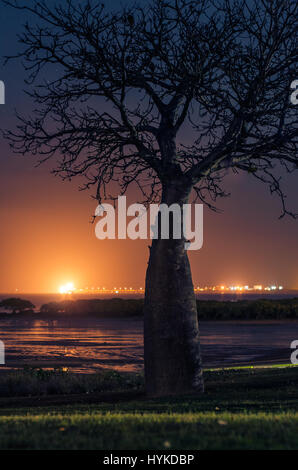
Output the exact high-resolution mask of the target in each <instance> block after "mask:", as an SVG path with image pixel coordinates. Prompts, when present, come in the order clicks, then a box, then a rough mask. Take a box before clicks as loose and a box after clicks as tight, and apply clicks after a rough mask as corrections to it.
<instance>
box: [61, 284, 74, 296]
mask: <svg viewBox="0 0 298 470" xmlns="http://www.w3.org/2000/svg"><path fill="white" fill-rule="evenodd" d="M74 290H75V287H74V285H73V282H67V283H66V284H64V285H63V286H60V287H59V292H60V294H72V292H73V291H74Z"/></svg>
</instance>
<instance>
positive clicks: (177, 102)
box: [1, 0, 298, 395]
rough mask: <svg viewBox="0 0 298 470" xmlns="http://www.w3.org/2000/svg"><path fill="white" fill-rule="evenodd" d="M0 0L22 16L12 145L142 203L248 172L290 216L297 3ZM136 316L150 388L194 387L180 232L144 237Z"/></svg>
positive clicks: (192, 305)
mask: <svg viewBox="0 0 298 470" xmlns="http://www.w3.org/2000/svg"><path fill="white" fill-rule="evenodd" d="M1 1H2V3H5V4H6V5H10V6H11V7H14V8H15V9H17V10H19V12H20V14H22V12H26V13H28V14H29V16H30V18H31V19H30V20H29V23H27V24H26V25H25V29H24V31H23V33H22V34H21V35H20V37H19V42H20V44H21V50H20V52H19V54H17V56H16V57H17V58H20V59H22V60H23V63H24V67H25V69H26V71H27V74H28V75H27V84H28V90H29V91H28V92H29V94H30V96H31V97H32V100H33V101H34V103H35V109H36V111H34V112H33V113H32V115H31V117H24V116H20V115H19V116H18V118H19V123H18V125H17V128H16V130H10V131H8V132H6V137H7V138H8V139H9V140H10V143H11V146H12V148H13V149H14V151H16V152H19V153H21V154H33V155H37V156H38V160H39V161H40V162H43V161H45V160H48V159H55V162H56V163H55V169H54V172H55V173H56V174H58V175H60V176H62V178H66V179H70V178H73V177H76V176H82V175H83V176H84V177H85V178H86V183H85V187H86V188H91V187H93V186H94V187H95V188H96V189H95V193H96V194H95V197H96V198H97V199H98V201H102V200H103V199H107V196H108V195H110V187H111V184H112V186H113V187H114V181H117V182H118V184H119V192H120V193H121V195H122V194H124V193H125V192H126V190H127V188H128V187H129V186H130V185H132V184H134V185H137V186H138V187H139V189H140V190H141V193H142V198H144V199H145V200H146V201H147V202H148V203H150V202H153V201H161V202H162V203H165V204H168V205H169V206H170V205H172V204H178V206H179V207H181V206H182V205H183V204H185V203H187V202H188V201H189V200H190V198H193V196H194V200H197V201H201V202H203V203H204V204H205V205H207V206H209V207H210V208H215V207H216V199H217V198H218V197H222V196H224V195H226V192H225V191H224V189H223V187H222V181H223V179H224V177H225V175H226V174H227V173H228V172H229V170H231V169H232V170H234V171H235V172H241V171H243V172H248V173H250V174H251V175H252V176H253V177H255V178H258V179H259V180H261V181H263V182H264V183H266V184H268V185H269V188H270V191H271V192H275V193H277V194H278V195H279V196H280V199H281V205H282V215H285V214H289V213H290V212H289V209H288V207H287V206H286V203H285V202H286V201H285V196H284V192H283V188H282V186H281V180H280V175H281V174H282V173H283V171H284V170H286V171H289V172H290V171H293V170H295V169H297V163H298V158H297V136H298V131H297V118H296V114H295V111H296V110H295V108H294V106H293V105H292V104H291V102H290V99H289V97H290V93H291V91H290V85H291V82H292V80H294V79H295V78H297V77H296V76H295V66H296V62H297V49H296V40H297V17H298V14H297V13H298V3H297V2H296V1H291V0H250V1H249V0H230V1H228V0H201V1H193V0H151V1H150V2H146V5H145V6H143V4H141V3H140V4H139V5H134V6H133V7H124V8H121V9H119V10H117V11H111V9H110V8H106V7H105V5H104V4H102V3H97V2H96V1H95V2H94V1H91V0H90V1H89V0H84V1H80V2H76V1H75V0H64V1H63V2H61V4H60V5H56V6H51V5H50V4H49V2H46V1H43V0H40V1H38V0H33V1H32V2H25V1H24V2H22V1H21V0H15V1H14V0H1ZM28 3H29V4H30V5H28ZM31 15H32V16H31ZM34 17H35V19H34ZM185 134H187V138H186V137H185ZM111 197H113V195H111ZM191 200H193V199H191ZM292 215H294V214H292ZM144 315H145V337H144V343H145V378H146V388H147V391H148V393H149V394H151V395H166V394H175V393H182V392H200V391H202V390H203V377H202V366H201V357H200V348H199V329H198V320H197V307H196V299H195V295H194V289H193V283H192V278H191V271H190V266H189V261H188V257H187V251H186V250H185V240H184V239H183V238H181V239H174V237H173V236H172V237H170V239H169V240H163V239H161V238H157V239H154V240H153V241H152V246H151V249H150V257H149V263H148V268H147V274H146V292H145V306H144Z"/></svg>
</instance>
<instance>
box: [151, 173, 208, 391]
mask: <svg viewBox="0 0 298 470" xmlns="http://www.w3.org/2000/svg"><path fill="white" fill-rule="evenodd" d="M189 192H190V189H188V188H187V189H185V188H183V189H181V188H179V182H177V184H174V183H172V184H171V186H168V187H166V188H164V190H163V198H162V202H163V203H166V204H168V205H171V204H173V203H178V204H179V205H180V206H182V205H183V204H186V203H187V201H188V198H189ZM184 243H185V240H184V239H183V237H182V239H181V240H175V239H171V238H170V239H169V240H162V239H155V240H153V241H152V246H151V249H150V258H149V263H148V268H147V274H146V292H145V306H144V315H145V325H144V346H145V381H146V391H147V393H148V394H149V395H150V396H162V395H172V394H181V393H194V392H202V391H203V376H202V365H201V356H200V344H199V328H198V319H197V306H196V299H195V294H194V289H193V283H192V277H191V270H190V265H189V261H188V256H187V252H186V251H185V249H184Z"/></svg>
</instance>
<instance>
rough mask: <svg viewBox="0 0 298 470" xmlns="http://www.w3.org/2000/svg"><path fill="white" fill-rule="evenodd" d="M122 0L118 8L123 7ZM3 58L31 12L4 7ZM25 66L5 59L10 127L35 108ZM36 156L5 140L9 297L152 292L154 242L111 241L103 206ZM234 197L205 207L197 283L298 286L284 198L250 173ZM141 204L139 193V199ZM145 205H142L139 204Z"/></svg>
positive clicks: (1, 255) (1, 250)
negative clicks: (96, 217)
mask: <svg viewBox="0 0 298 470" xmlns="http://www.w3.org/2000/svg"><path fill="white" fill-rule="evenodd" d="M118 3H119V2H118V1H116V0H113V6H115V7H116V6H117V5H118ZM0 20H1V30H0V56H1V57H2V56H3V55H6V54H8V55H9V54H14V53H16V51H17V50H18V47H19V46H18V45H17V34H18V33H19V32H20V31H21V28H22V24H23V23H24V21H25V16H24V13H23V12H18V11H13V10H10V9H7V8H6V7H3V6H0ZM24 77H25V73H24V70H23V68H22V66H21V64H20V63H19V62H15V61H14V62H11V63H9V64H8V65H7V66H6V67H4V66H3V63H2V60H1V62H0V80H3V81H4V82H5V85H6V104H5V105H0V128H1V129H3V128H14V126H15V125H16V119H15V116H14V110H15V109H17V110H18V111H20V112H26V110H28V109H29V106H30V104H29V102H28V98H27V97H26V96H25V94H24V91H23V90H24V87H25V85H24ZM35 164H36V160H35V159H34V157H32V156H26V157H22V156H19V155H14V154H13V153H12V151H11V149H10V148H9V147H8V145H7V142H6V141H4V139H3V138H2V137H1V136H0V266H1V269H0V292H2V293H4V292H5V293H13V292H15V290H16V289H18V290H19V292H24V293H25V292H26V293H29V292H31V293H33V292H36V293H39V292H40V293H42V292H56V291H57V290H58V288H59V286H60V285H61V284H63V283H65V282H67V281H72V282H73V283H74V284H75V286H76V287H87V286H88V287H92V286H94V287H97V286H106V287H114V286H117V287H119V286H133V287H141V286H144V279H145V272H146V266H147V259H148V254H149V249H148V245H149V244H150V241H149V240H148V241H147V240H136V241H132V240H104V241H100V240H98V239H97V238H96V236H95V230H94V228H95V227H94V225H92V224H91V223H90V220H91V216H92V215H93V213H94V211H95V208H96V202H95V201H94V200H93V199H92V198H91V194H90V193H88V192H80V191H78V186H79V182H78V181H75V180H74V181H73V182H70V183H69V182H62V181H61V180H60V179H59V178H57V177H54V176H53V175H51V174H50V170H51V168H52V167H54V162H50V163H48V164H47V165H44V166H41V167H38V168H36V167H35ZM297 176H298V175H295V176H291V178H287V179H285V181H284V186H285V188H286V190H287V194H288V201H289V206H290V207H291V208H292V209H293V210H296V211H298V197H297V196H298V185H297ZM225 187H226V188H227V189H228V190H229V191H230V192H231V197H230V198H227V199H224V200H221V201H219V203H218V206H219V207H220V208H221V209H223V213H221V214H217V213H213V212H211V211H210V210H209V209H208V208H204V244H203V248H202V249H201V250H198V251H196V252H191V253H190V261H191V267H192V273H193V281H194V284H195V286H196V285H200V286H202V285H221V284H226V285H231V284H249V285H253V284H280V285H284V286H285V287H288V288H298V268H297V266H298V250H297V239H298V220H293V219H291V218H283V219H282V220H279V215H280V213H281V207H280V202H279V200H278V198H277V197H275V196H271V195H270V193H269V190H268V188H267V187H265V186H263V185H262V184H261V183H259V182H256V181H255V180H253V178H252V177H251V176H249V175H244V174H240V175H229V176H228V177H227V179H226V181H225ZM130 197H131V200H133V197H134V194H133V193H132V194H130ZM134 202H137V201H134Z"/></svg>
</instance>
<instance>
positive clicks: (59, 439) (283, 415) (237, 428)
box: [0, 367, 298, 450]
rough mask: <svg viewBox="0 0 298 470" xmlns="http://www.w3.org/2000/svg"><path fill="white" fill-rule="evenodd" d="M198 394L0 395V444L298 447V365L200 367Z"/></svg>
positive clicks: (27, 446) (110, 447)
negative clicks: (201, 386)
mask: <svg viewBox="0 0 298 470" xmlns="http://www.w3.org/2000/svg"><path fill="white" fill-rule="evenodd" d="M205 382H206V392H205V394H204V395H201V396H183V397H180V398H167V399H151V400H149V399H146V397H144V395H143V394H142V392H140V391H135V390H131V391H128V392H126V393H123V392H120V393H117V392H111V393H110V394H107V393H105V394H101V393H90V394H86V393H85V394H84V396H83V394H77V395H69V396H66V395H60V396H59V397H57V395H55V396H52V397H47V396H44V397H36V398H33V397H32V398H30V397H27V398H26V399H23V398H22V397H15V398H13V399H11V398H1V399H0V448H1V449H80V450H83V449H98V450H99V449H100V450H101V449H102V450H115V449H118V450H125V449H128V450H138V449H146V450H151V449H154V450H162V449H166V450H170V449H175V450H187V449H188V450H202V449H298V433H297V428H298V392H297V390H298V370H297V368H295V367H272V368H239V369H225V370H213V371H207V372H205Z"/></svg>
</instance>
